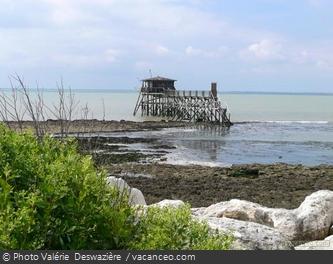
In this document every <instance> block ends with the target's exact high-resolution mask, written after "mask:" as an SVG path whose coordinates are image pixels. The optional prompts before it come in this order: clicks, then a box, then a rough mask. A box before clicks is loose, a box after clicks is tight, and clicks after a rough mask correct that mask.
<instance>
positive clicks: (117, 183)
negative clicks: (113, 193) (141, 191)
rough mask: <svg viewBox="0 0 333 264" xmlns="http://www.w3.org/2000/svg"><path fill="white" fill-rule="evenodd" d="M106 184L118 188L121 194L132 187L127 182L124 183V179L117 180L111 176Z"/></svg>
mask: <svg viewBox="0 0 333 264" xmlns="http://www.w3.org/2000/svg"><path fill="white" fill-rule="evenodd" d="M106 182H107V183H108V184H109V185H111V186H115V187H116V188H118V190H119V191H120V192H123V191H124V190H126V191H127V190H129V189H130V187H129V185H128V184H127V182H126V181H124V180H123V179H121V178H116V177H114V176H110V177H107V178H106Z"/></svg>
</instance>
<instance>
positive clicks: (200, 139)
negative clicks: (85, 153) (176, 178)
mask: <svg viewBox="0 0 333 264" xmlns="http://www.w3.org/2000/svg"><path fill="white" fill-rule="evenodd" d="M74 94H75V98H76V100H77V101H78V102H79V105H80V106H79V107H78V111H77V113H76V115H77V116H76V118H82V117H83V116H82V115H83V113H85V115H87V116H88V118H97V119H106V120H133V121H145V120H152V118H149V119H147V118H146V117H142V116H141V115H140V114H138V115H137V116H133V110H134V106H135V104H136V101H137V97H138V92H137V91H109V90H75V91H74ZM44 97H45V102H46V103H47V104H49V105H52V104H56V102H55V101H54V100H55V98H57V93H56V92H55V91H52V90H50V91H46V92H44ZM219 99H220V100H221V101H222V103H223V104H224V105H225V106H227V108H228V111H229V112H230V114H231V120H232V122H233V123H234V125H233V126H232V127H231V128H230V129H228V130H222V129H220V128H219V127H210V126H200V127H198V126H193V127H187V128H184V129H182V128H168V129H163V130H161V131H141V132H126V133H121V135H122V136H124V135H125V136H128V137H149V138H158V139H159V140H160V141H162V142H163V143H165V144H170V145H174V146H176V149H174V150H171V152H170V153H169V154H168V155H167V161H166V162H167V163H172V164H183V165H186V164H200V165H207V166H230V165H232V164H249V163H261V164H272V163H288V164H302V165H308V166H315V165H320V164H326V165H333V94H278V93H221V94H219ZM153 120H156V119H153ZM118 134H119V133H118ZM106 136H107V135H106ZM140 147H142V148H144V146H140ZM169 151H170V150H169Z"/></svg>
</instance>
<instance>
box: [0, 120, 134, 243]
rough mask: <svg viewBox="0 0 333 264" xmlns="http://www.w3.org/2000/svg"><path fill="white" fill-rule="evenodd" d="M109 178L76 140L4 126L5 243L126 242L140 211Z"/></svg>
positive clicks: (0, 179) (0, 219) (0, 185)
mask: <svg viewBox="0 0 333 264" xmlns="http://www.w3.org/2000/svg"><path fill="white" fill-rule="evenodd" d="M105 177H106V174H105V172H103V171H102V172H97V171H96V169H95V168H94V164H93V162H92V160H91V158H90V157H89V156H81V155H79V154H77V151H76V145H75V144H74V142H72V141H66V142H63V141H60V140H55V139H52V138H50V137H45V138H44V139H43V140H42V141H38V140H36V138H35V137H34V136H33V135H32V134H28V133H26V134H17V133H14V132H11V131H9V130H8V129H7V128H4V127H3V126H0V248H1V249H118V248H123V247H125V246H126V245H127V243H128V240H129V239H130V238H131V237H132V234H133V233H134V231H135V225H134V221H135V214H134V211H133V209H131V207H130V206H128V203H127V201H126V199H119V197H120V196H119V195H118V194H117V192H116V190H115V189H112V188H111V187H109V186H108V185H107V184H106V181H105Z"/></svg>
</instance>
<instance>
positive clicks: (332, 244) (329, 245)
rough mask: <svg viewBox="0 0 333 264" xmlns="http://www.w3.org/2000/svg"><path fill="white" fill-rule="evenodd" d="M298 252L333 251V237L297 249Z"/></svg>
mask: <svg viewBox="0 0 333 264" xmlns="http://www.w3.org/2000/svg"><path fill="white" fill-rule="evenodd" d="M295 249H296V250H333V236H329V237H327V238H325V239H324V240H317V241H311V242H309V243H305V244H302V245H299V246H297V247H295Z"/></svg>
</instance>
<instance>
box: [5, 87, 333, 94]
mask: <svg viewBox="0 0 333 264" xmlns="http://www.w3.org/2000/svg"><path fill="white" fill-rule="evenodd" d="M1 90H2V91H11V90H12V88H0V91H1ZM29 90H31V91H37V89H36V88H30V89H29ZM39 90H44V91H50V92H56V91H58V89H57V88H39ZM65 90H66V91H68V90H69V89H65ZM71 90H72V91H80V92H89V93H93V92H138V90H136V89H113V88H111V89H107V88H96V89H93V88H81V89H80V88H79V89H77V88H74V89H71ZM183 90H186V89H182V90H180V91H183ZM189 91H190V90H189ZM207 91H209V89H207ZM218 93H219V94H272V95H274V94H276V95H333V92H284V91H239V90H234V91H222V92H221V91H220V92H218Z"/></svg>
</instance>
